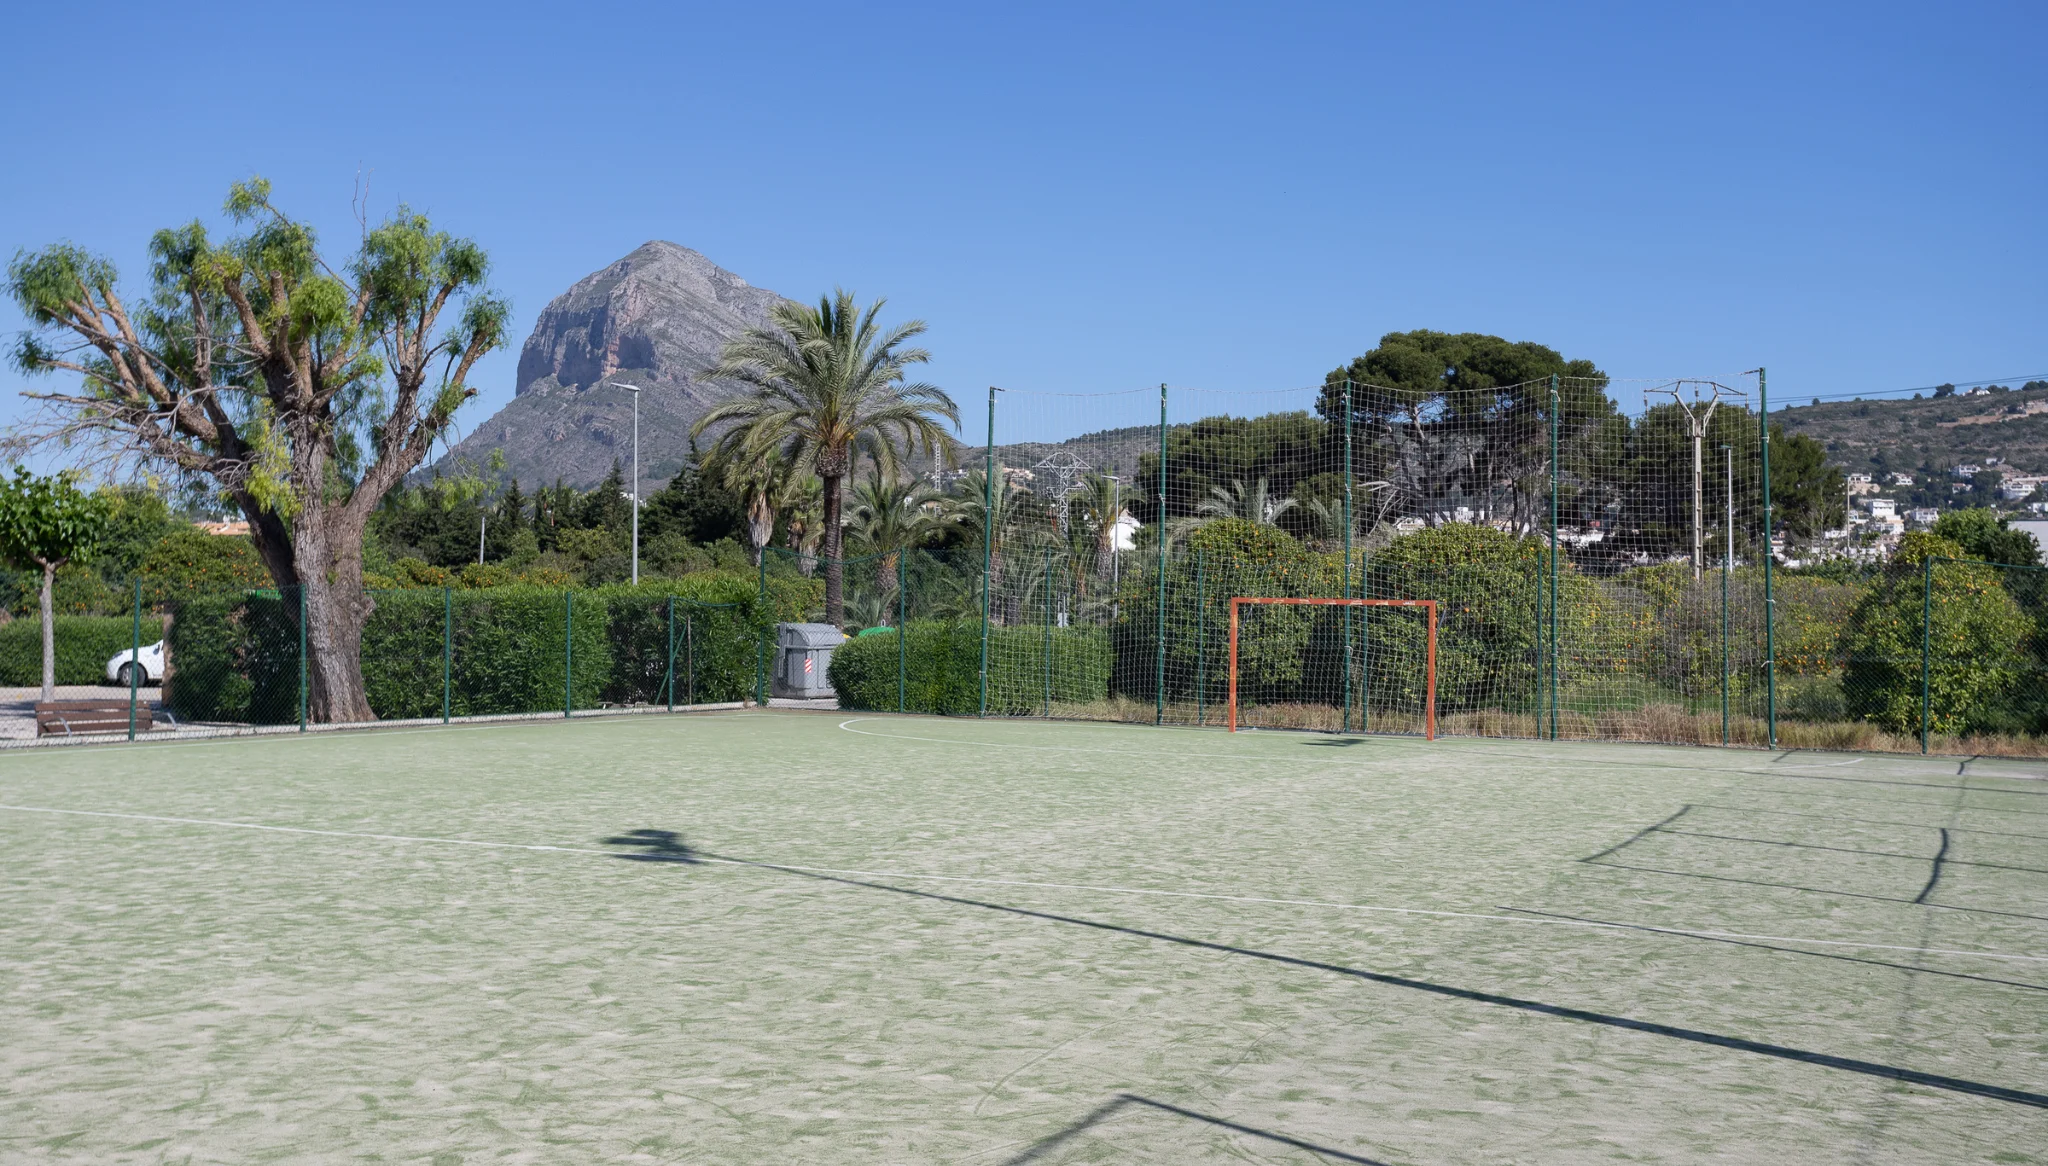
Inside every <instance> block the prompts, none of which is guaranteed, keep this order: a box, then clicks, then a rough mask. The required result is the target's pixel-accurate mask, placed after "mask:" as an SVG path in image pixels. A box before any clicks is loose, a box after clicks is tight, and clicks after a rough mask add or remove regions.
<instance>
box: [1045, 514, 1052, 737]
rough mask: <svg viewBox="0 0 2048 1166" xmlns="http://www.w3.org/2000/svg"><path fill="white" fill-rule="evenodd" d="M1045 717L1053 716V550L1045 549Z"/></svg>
mask: <svg viewBox="0 0 2048 1166" xmlns="http://www.w3.org/2000/svg"><path fill="white" fill-rule="evenodd" d="M1045 715H1046V716H1048V717H1050V716H1052V548H1051V547H1049V546H1048V547H1046V548H1045Z"/></svg>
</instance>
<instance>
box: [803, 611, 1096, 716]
mask: <svg viewBox="0 0 2048 1166" xmlns="http://www.w3.org/2000/svg"><path fill="white" fill-rule="evenodd" d="M899 636H901V637H904V638H903V639H902V640H901V642H900V647H899ZM899 652H900V655H901V673H902V679H903V684H902V689H901V691H902V697H903V699H902V706H901V707H902V708H903V709H904V710H905V711H907V712H918V713H942V714H945V715H948V716H972V715H974V714H975V713H976V712H978V711H979V710H980V707H981V622H980V621H979V620H964V619H963V620H913V621H912V622H911V623H910V626H909V627H908V628H907V629H905V630H904V631H888V632H876V633H872V634H869V635H864V636H857V637H855V638H854V639H852V640H849V641H848V642H847V643H845V644H843V645H841V646H840V648H839V650H838V651H836V652H834V653H833V654H832V667H831V670H830V672H829V674H828V675H829V676H830V678H831V681H832V688H833V690H834V691H835V692H837V693H838V695H839V707H841V708H845V709H861V710H870V711H875V710H881V711H894V710H895V709H896V708H897V707H898V701H897V693H898V672H899V668H898V665H899ZM988 658H989V668H988V711H989V712H990V713H996V714H1001V715H1005V716H1018V715H1029V714H1032V713H1037V712H1042V711H1043V710H1044V709H1045V707H1046V703H1047V701H1048V700H1049V701H1050V702H1051V703H1052V704H1054V705H1061V704H1084V703H1094V702H1097V701H1102V700H1107V699H1108V697H1109V670H1110V645H1109V633H1108V632H1107V631H1106V630H1105V629H1102V628H1052V629H1048V628H1045V627H1042V626H1041V627H994V628H990V629H989V645H988Z"/></svg>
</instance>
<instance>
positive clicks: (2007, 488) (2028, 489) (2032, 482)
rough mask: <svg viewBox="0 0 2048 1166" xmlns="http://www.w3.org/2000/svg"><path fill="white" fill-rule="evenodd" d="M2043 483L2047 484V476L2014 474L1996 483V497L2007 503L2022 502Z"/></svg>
mask: <svg viewBox="0 0 2048 1166" xmlns="http://www.w3.org/2000/svg"><path fill="white" fill-rule="evenodd" d="M2043 482H2048V474H2014V475H2013V476H2012V477H2010V478H2005V479H2003V480H2001V481H2000V482H1999V483H1998V496H1999V497H2001V498H2003V499H2005V500H2006V501H2007V502H2023V501H2025V500H2026V499H2027V498H2030V497H2032V496H2033V493H2034V491H2035V490H2036V489H2037V488H2039V487H2040V485H2041V483H2043Z"/></svg>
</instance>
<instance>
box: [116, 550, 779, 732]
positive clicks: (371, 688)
mask: <svg viewBox="0 0 2048 1166" xmlns="http://www.w3.org/2000/svg"><path fill="white" fill-rule="evenodd" d="M815 589H816V588H815V586H812V585H809V584H808V583H804V584H788V585H771V586H770V588H769V592H768V595H767V596H766V600H765V602H764V599H763V596H762V594H761V591H760V588H759V584H758V582H757V581H756V580H755V579H753V578H743V577H740V576H736V575H710V574H706V575H699V576H692V577H689V578H685V579H681V580H671V581H664V582H661V583H650V584H643V585H641V586H640V587H638V588H634V587H630V586H618V587H605V588H598V589H595V590H590V591H576V592H564V591H553V590H547V589H543V588H537V587H519V586H513V587H494V588H488V589H483V590H471V591H463V590H453V591H450V590H440V589H431V590H408V591H381V592H373V593H372V598H373V600H374V602H375V604H376V608H375V610H374V611H373V612H372V613H371V615H370V619H369V621H368V623H367V624H366V625H365V627H364V629H363V645H362V665H363V681H364V685H365V688H366V691H367V694H368V697H369V702H370V708H371V710H372V711H373V712H375V713H376V715H377V716H378V718H379V719H385V720H391V719H408V718H418V717H433V716H439V715H440V714H441V711H442V707H443V701H444V699H445V700H446V702H447V707H448V711H449V712H450V713H451V714H452V715H455V716H473V715H490V714H504V713H521V712H545V711H549V710H553V709H559V708H561V707H563V703H564V700H565V698H566V699H567V700H568V701H569V702H570V703H571V704H573V706H574V707H575V708H579V709H588V708H597V707H599V706H601V705H605V704H640V703H646V704H660V703H665V702H667V701H668V700H669V699H670V695H669V688H670V683H671V673H670V667H671V664H670V661H671V655H670V653H671V651H673V661H674V663H673V668H674V672H673V687H674V690H675V694H674V700H675V703H678V704H682V703H686V702H690V701H695V702H697V703H709V702H714V701H729V700H739V699H742V698H744V697H746V696H748V695H751V694H752V692H753V690H754V680H755V660H756V649H757V645H758V644H759V643H760V641H761V637H762V635H763V634H764V633H765V631H766V630H767V628H768V626H769V625H770V624H772V623H774V622H776V621H777V620H781V619H791V618H800V617H801V615H802V613H803V612H804V611H805V610H807V609H808V607H809V605H810V604H811V603H812V602H814V601H815V598H814V596H812V595H811V592H812V591H814V590H815ZM671 611H673V622H671ZM298 619H299V614H298V602H297V598H296V596H295V595H292V594H290V593H287V594H286V595H285V596H283V597H279V596H278V595H277V594H276V593H272V592H260V591H256V592H244V593H241V594H239V595H232V596H210V597H203V598H199V599H194V600H192V601H190V602H187V603H185V604H183V605H181V606H180V607H179V609H178V610H177V612H176V615H175V617H174V618H173V620H172V624H171V633H170V654H171V680H170V683H169V685H168V686H167V689H166V698H167V699H168V700H169V702H170V704H171V708H172V709H173V711H175V712H176V713H177V715H178V716H179V717H181V718H183V719H187V720H195V721H214V722H248V723H256V724H284V723H289V722H291V721H294V720H296V719H297V717H298V706H299V671H300V665H299V624H298ZM671 629H673V630H672V631H671ZM671 636H672V637H673V639H671ZM100 659H101V662H102V663H104V660H105V657H104V656H102V657H101V658H100ZM565 690H566V691H565Z"/></svg>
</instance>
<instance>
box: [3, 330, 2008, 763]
mask: <svg viewBox="0 0 2048 1166" xmlns="http://www.w3.org/2000/svg"><path fill="white" fill-rule="evenodd" d="M1415 383H1416V384H1421V385H1423V387H1420V388H1418V387H1415V385H1414V384H1411V385H1410V386H1409V387H1405V388H1403V387H1387V386H1382V385H1374V384H1369V383H1365V382H1362V381H1358V380H1354V379H1346V378H1344V377H1342V376H1333V377H1332V378H1331V379H1330V380H1329V381H1327V382H1326V383H1324V384H1321V385H1316V386H1311V387H1306V388H1301V389H1296V390H1284V391H1275V392H1216V391H1207V390H1200V389H1181V388H1165V387H1160V388H1156V389H1145V390H1140V391H1133V392H1126V393H1110V394H1098V395H1070V394H1052V393H1030V392H1010V393H1002V394H991V397H990V400H989V403H988V408H989V409H990V413H989V414H987V415H985V416H984V417H982V418H979V419H978V420H980V421H982V422H984V423H985V424H986V427H987V430H986V431H987V434H988V437H987V440H986V441H985V442H984V443H983V444H981V445H968V446H960V447H955V448H952V449H950V450H942V451H938V452H937V453H935V454H932V455H930V456H928V457H927V455H926V453H925V451H922V450H920V451H918V454H917V458H916V459H912V460H914V461H915V465H914V467H913V468H912V469H910V470H907V471H904V472H901V473H899V474H897V475H896V476H894V477H885V476H884V475H883V474H882V473H881V472H880V470H879V468H878V467H877V465H876V464H875V463H874V462H873V460H872V459H868V458H863V459H859V464H857V466H856V468H855V474H854V477H853V479H852V480H850V481H849V482H848V483H847V486H848V495H847V498H846V505H845V515H846V524H845V528H844V532H843V534H844V548H845V551H844V555H843V557H842V558H841V559H839V560H838V561H836V562H835V561H828V560H826V559H823V558H821V557H819V555H818V554H817V545H818V542H819V532H818V531H817V530H815V529H810V527H812V526H814V525H815V524H814V523H812V522H811V520H810V519H809V518H807V517H806V518H803V520H802V521H798V520H797V519H796V518H794V517H792V518H791V519H790V520H789V521H787V522H785V523H783V524H782V525H779V526H778V528H777V531H776V534H775V539H774V545H771V546H769V547H767V548H764V550H763V552H762V554H761V556H760V559H759V563H758V569H757V575H758V577H757V578H755V579H742V578H738V577H734V576H731V575H727V576H725V577H723V578H721V579H718V580H715V581H714V580H710V579H709V577H708V576H707V577H705V578H699V579H696V580H694V581H693V580H692V579H691V578H689V577H685V578H684V579H683V580H680V581H674V582H656V583H651V584H644V585H641V586H638V587H624V586H621V587H608V588H596V589H591V590H584V591H551V590H544V589H540V588H532V587H495V588H480V589H474V590H465V589H460V588H457V589H414V590H401V591H379V592H374V593H371V594H369V595H368V597H367V598H368V600H369V602H370V603H371V604H372V606H373V610H372V612H371V614H370V616H369V618H368V620H367V622H366V624H365V625H364V629H363V636H362V645H361V651H360V667H361V672H362V676H363V681H364V686H365V691H366V693H367V698H368V704H369V708H370V715H371V716H373V717H374V718H375V719H377V720H433V719H454V718H458V717H474V716H504V715H546V714H555V713H560V714H563V715H574V714H576V713H578V712H588V711H597V710H604V709H629V708H669V707H687V706H691V705H699V704H707V703H720V702H730V701H740V700H771V699H773V698H774V696H775V695H776V691H775V685H774V684H773V683H772V681H773V679H774V677H775V676H776V671H775V670H776V668H777V662H778V653H780V652H781V651H782V649H781V648H780V647H778V645H777V643H776V639H777V631H776V627H777V624H778V623H782V622H789V621H798V622H804V621H808V622H816V621H821V620H832V621H836V622H837V623H839V625H840V626H841V627H842V628H843V629H844V631H845V633H846V634H847V635H848V636H849V639H848V640H847V641H846V642H845V643H844V644H843V645H841V646H839V647H838V648H837V649H836V651H835V652H834V655H833V657H832V663H831V666H830V673H829V677H828V678H827V680H828V681H829V689H830V691H831V692H832V693H833V695H834V696H836V700H837V703H838V704H839V705H840V706H841V707H845V708H849V709H870V710H877V711H903V712H914V713H936V714H943V715H954V716H1030V717H1065V718H1080V719H1092V720H1108V721H1125V722H1138V723H1150V724H1185V725H1217V724H1221V723H1222V722H1223V721H1224V719H1225V716H1226V706H1227V703H1228V700H1229V683H1230V644H1229V639H1228V636H1229V616H1230V601H1231V600H1232V599H1233V598H1242V597H1264V598H1320V599H1370V600H1430V601H1434V602H1435V604H1436V605H1437V610H1438V614H1439V625H1438V634H1437V651H1436V667H1435V680H1436V687H1435V705H1434V709H1435V713H1436V715H1437V727H1438V731H1439V732H1440V733H1443V734H1451V735H1479V736H1510V737H1531V738H1557V739H1602V740H1646V741H1666V742H1679V743H1696V744H1736V745H1750V746H1759V745H1764V744H1769V743H1775V744H1778V745H1782V746H1813V747H1838V748H1896V749H1911V748H1928V749H1938V750H1949V749H1955V750H1962V751H1966V752H2001V751H2003V752H2012V751H2021V752H2026V751H2039V750H2037V749H2035V746H2034V745H2033V744H2031V743H2032V742H2036V741H2039V740H2041V739H2042V737H2043V733H2044V729H2048V683H2044V681H2048V571H2044V570H2043V569H2042V568H2040V567H2039V566H2038V565H2022V564H2019V563H2013V562H1987V561H1982V559H1983V556H1982V553H1981V552H1979V551H1973V550H1971V549H1969V548H1970V547H1971V546H1977V545H1979V544H1980V543H1981V542H1982V540H1979V542H1974V543H1973V542H1971V540H1970V539H1969V538H1968V537H1966V536H1967V534H1968V532H1967V531H1966V530H1960V528H1958V529H1957V530H1950V531H1949V534H1948V535H1944V534H1943V533H1942V531H1941V530H1940V529H1937V530H1934V531H1928V532H1922V531H1915V532H1910V533H1907V534H1905V535H1904V536H1903V538H1899V537H1897V536H1894V537H1893V540H1892V542H1891V544H1890V545H1889V547H1888V549H1887V552H1886V553H1885V554H1883V555H1879V554H1876V553H1874V552H1873V550H1872V548H1871V547H1869V546H1857V545H1854V544H1853V541H1852V539H1851V537H1850V534H1849V530H1848V525H1847V523H1846V517H1847V510H1848V502H1849V499H1848V497H1847V496H1846V495H1839V494H1836V493H1830V492H1829V491H1830V489H1839V486H1838V485H1837V486H1835V487H1825V485H1824V484H1825V483H1827V482H1829V481H1831V480H1832V481H1834V482H1836V483H1839V482H1840V478H1839V477H1836V478H1834V479H1828V478H1827V477H1826V475H1825V473H1823V471H1824V470H1825V466H1824V462H1823V457H1822V455H1821V453H1820V452H1819V451H1818V447H1817V446H1813V445H1812V443H1810V442H1809V443H1807V445H1808V446H1810V447H1811V448H1808V449H1804V450H1803V451H1797V450H1786V451H1783V452H1781V453H1780V454H1779V455H1778V460H1777V461H1775V462H1772V461H1770V460H1769V459H1770V457H1771V454H1770V450H1771V448H1772V445H1773V444H1774V443H1779V444H1782V443H1784V442H1785V438H1784V435H1783V434H1771V435H1768V437H1767V434H1766V433H1765V427H1764V426H1763V424H1762V422H1761V418H1762V417H1763V416H1764V415H1765V414H1764V412H1763V406H1764V404H1765V402H1764V400H1763V391H1762V390H1763V385H1762V383H1761V382H1760V378H1759V377H1757V376H1754V375H1744V376H1735V377H1722V378H1718V379H1708V378H1697V379H1685V378H1680V379H1670V380H1658V381H1628V382H1623V381H1616V380H1610V379H1608V378H1602V377H1569V376H1559V377H1543V378H1540V379H1536V380H1525V381H1519V382H1514V383H1494V382H1493V381H1491V380H1489V379H1488V378H1486V377H1485V376H1484V375H1483V373H1478V372H1473V371H1469V370H1466V371H1459V372H1450V371H1447V372H1446V373H1445V375H1444V376H1442V377H1441V378H1439V379H1438V380H1437V381H1435V382H1434V383H1431V382H1429V381H1428V379H1427V378H1424V380H1422V381H1419V382H1415ZM1795 454H1796V456H1794V455H1795ZM1973 521H1975V520H1973ZM1983 521H1984V522H1988V523H1991V524H1993V526H1996V520H1995V518H1983ZM1997 530H1998V531H2003V527H1997ZM1951 535H1953V536H1955V537H1950V536H1951ZM2000 537H2003V535H2001V536H2000ZM1958 539H1960V540H1961V541H1957V540H1958ZM1994 541H1995V540H1994ZM1966 544H1968V545H1966ZM1984 545H1990V544H1984ZM2027 557H2029V558H2031V556H2027ZM2036 562H2037V560H2036ZM832 575H837V576H838V583H839V587H838V589H837V590H838V593H839V594H841V595H842V596H843V603H842V606H841V609H840V610H837V611H827V610H825V609H824V607H823V605H822V600H821V598H820V597H821V596H822V595H824V594H825V593H826V588H824V587H823V585H822V579H821V577H828V576H832ZM136 605H137V611H136V613H133V614H134V617H135V618H132V619H131V620H130V621H129V622H130V624H131V625H132V631H131V633H130V638H132V639H134V640H135V641H136V642H137V646H146V645H148V644H149V643H150V642H151V641H154V640H161V641H162V642H163V643H164V644H165V654H166V657H167V660H168V663H167V665H165V666H164V667H163V669H162V671H163V672H165V673H166V674H165V675H163V676H152V677H147V678H146V679H145V680H144V682H143V683H142V684H140V685H138V686H137V688H138V694H139V695H138V699H144V700H149V701H152V702H153V703H152V707H153V708H157V709H160V710H161V711H162V712H163V713H164V714H165V715H166V718H167V719H168V718H172V717H174V718H176V720H177V721H178V722H180V723H181V724H184V725H190V726H214V727H220V728H233V727H236V726H284V725H291V724H294V723H301V724H303V723H305V722H307V720H308V719H309V712H308V705H309V701H308V699H307V692H306V677H307V675H308V670H307V654H308V650H309V649H308V646H307V636H306V631H307V626H306V625H307V620H306V614H305V608H304V604H303V602H302V599H301V596H300V595H299V594H298V593H297V591H296V590H295V589H290V588H287V589H284V590H282V591H277V590H269V591H240V592H231V593H225V594H211V595H199V596H178V597H172V598H168V599H161V600H159V599H152V600H150V601H149V602H148V603H147V604H146V605H145V604H144V602H143V597H142V593H141V591H140V590H138V592H137V596H136ZM102 624H105V625H107V626H104V627H102V626H100V625H102ZM119 630H120V629H117V628H114V627H113V626H112V621H111V620H109V619H104V618H103V619H99V620H98V621H97V622H96V623H94V624H93V627H92V628H90V629H87V628H85V627H84V625H83V624H79V625H75V626H74V627H73V630H72V631H70V632H67V631H66V630H65V627H64V626H63V625H60V628H59V639H60V641H64V642H72V643H73V646H72V647H71V648H69V649H67V650H66V651H65V652H60V657H62V658H63V659H65V660H73V658H74V657H76V658H77V659H78V660H86V663H84V664H78V663H76V661H74V662H73V663H72V664H68V665H66V667H68V668H70V669H71V671H73V672H79V673H81V674H84V673H96V672H97V670H99V669H100V667H101V665H100V664H99V663H98V662H97V657H96V655H95V654H96V653H97V652H98V650H99V648H98V645H100V643H101V641H102V640H110V639H117V638H118V633H119ZM88 633H89V634H90V636H92V637H98V638H97V639H91V640H90V645H89V646H85V647H80V646H79V644H81V643H85V641H80V640H78V637H79V636H86V635H88ZM18 638H20V639H21V642H22V643H24V644H25V643H27V642H28V641H27V639H26V637H25V636H22V637H18ZM1424 638H1425V637H1424V636H1423V634H1422V630H1421V620H1420V618H1419V616H1418V614H1417V611H1416V610H1415V609H1407V608H1391V607H1353V606H1321V605H1317V606H1302V607H1288V606H1284V605H1276V606H1270V607H1265V608H1260V609H1257V610H1253V611H1250V612H1248V613H1247V614H1246V616H1245V618H1244V619H1243V620H1242V621H1241V626H1240V629H1239V644H1238V660H1239V676H1238V679H1239V682H1240V686H1241V691H1240V701H1239V704H1240V712H1241V713H1242V714H1243V721H1244V723H1245V724H1246V725H1249V726H1252V727H1274V728H1279V727H1290V728H1314V729H1331V730H1338V731H1361V730H1362V731H1372V732H1411V731H1418V730H1419V729H1420V727H1421V726H1422V723H1423V720H1422V718H1423V715H1424V711H1425V710H1424V709H1423V707H1422V702H1423V691H1424V687H1425V684H1424V682H1425V680H1426V675H1425V673H1426V668H1425V663H1424V659H1425V652H1424V643H1423V641H1424ZM73 641H76V642H73ZM8 642H10V643H11V642H12V641H8ZM18 655H20V653H19V652H18V651H17V652H14V653H13V654H12V655H6V656H5V658H6V659H7V660H13V659H14V658H15V656H18ZM87 657H94V659H91V660H87V659H86V658H87ZM17 670H20V669H17ZM85 679H86V680H87V681H90V680H93V679H95V677H94V676H93V675H86V676H85ZM20 683H27V682H26V681H21V682H20ZM152 686H157V687H156V688H155V691H154V693H152V692H150V691H148V690H149V689H150V688H151V687H152ZM311 719H314V720H317V719H319V718H318V716H317V714H314V715H312V718H311Z"/></svg>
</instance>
